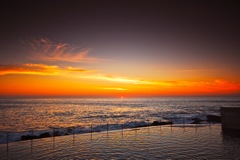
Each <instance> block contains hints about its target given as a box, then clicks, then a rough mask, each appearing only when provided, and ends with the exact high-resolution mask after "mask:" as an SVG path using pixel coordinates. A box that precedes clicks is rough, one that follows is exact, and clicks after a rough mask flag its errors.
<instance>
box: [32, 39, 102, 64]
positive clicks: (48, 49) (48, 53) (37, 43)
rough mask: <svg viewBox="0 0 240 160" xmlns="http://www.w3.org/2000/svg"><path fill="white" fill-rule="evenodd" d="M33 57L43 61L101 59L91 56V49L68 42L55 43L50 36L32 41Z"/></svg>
mask: <svg viewBox="0 0 240 160" xmlns="http://www.w3.org/2000/svg"><path fill="white" fill-rule="evenodd" d="M30 46H31V52H32V55H31V57H30V58H31V59H36V60H41V61H66V62H87V63H89V62H94V61H98V60H99V59H97V58H93V57H89V56H88V54H89V49H83V48H80V47H78V46H75V45H71V44H68V43H55V42H53V41H50V40H49V39H48V38H40V39H35V40H33V41H31V42H30Z"/></svg>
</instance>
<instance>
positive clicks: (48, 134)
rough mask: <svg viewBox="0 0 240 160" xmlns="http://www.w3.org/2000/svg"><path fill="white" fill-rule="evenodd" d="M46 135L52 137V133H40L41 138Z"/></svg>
mask: <svg viewBox="0 0 240 160" xmlns="http://www.w3.org/2000/svg"><path fill="white" fill-rule="evenodd" d="M46 137H51V135H50V133H48V132H45V133H42V134H40V135H39V138H46Z"/></svg>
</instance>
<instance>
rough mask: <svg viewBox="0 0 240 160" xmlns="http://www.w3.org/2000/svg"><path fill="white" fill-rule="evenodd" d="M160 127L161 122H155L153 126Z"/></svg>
mask: <svg viewBox="0 0 240 160" xmlns="http://www.w3.org/2000/svg"><path fill="white" fill-rule="evenodd" d="M158 125H160V122H158V121H154V122H153V123H152V124H151V126H158Z"/></svg>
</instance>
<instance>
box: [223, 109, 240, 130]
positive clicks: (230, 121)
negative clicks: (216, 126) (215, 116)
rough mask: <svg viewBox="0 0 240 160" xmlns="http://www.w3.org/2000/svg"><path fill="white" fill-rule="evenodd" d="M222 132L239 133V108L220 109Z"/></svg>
mask: <svg viewBox="0 0 240 160" xmlns="http://www.w3.org/2000/svg"><path fill="white" fill-rule="evenodd" d="M221 120H222V129H223V130H231V131H233V130H239V131H240V107H221Z"/></svg>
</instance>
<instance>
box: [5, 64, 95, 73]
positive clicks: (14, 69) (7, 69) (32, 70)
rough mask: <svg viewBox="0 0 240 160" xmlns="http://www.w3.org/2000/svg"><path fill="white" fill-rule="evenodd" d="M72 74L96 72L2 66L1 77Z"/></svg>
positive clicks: (26, 65)
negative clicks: (9, 75)
mask: <svg viewBox="0 0 240 160" xmlns="http://www.w3.org/2000/svg"><path fill="white" fill-rule="evenodd" d="M71 72H94V71H93V70H85V69H81V68H73V67H59V66H56V65H46V64H33V63H27V64H22V65H0V75H7V74H31V75H60V74H61V75H63V74H66V73H71Z"/></svg>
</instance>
